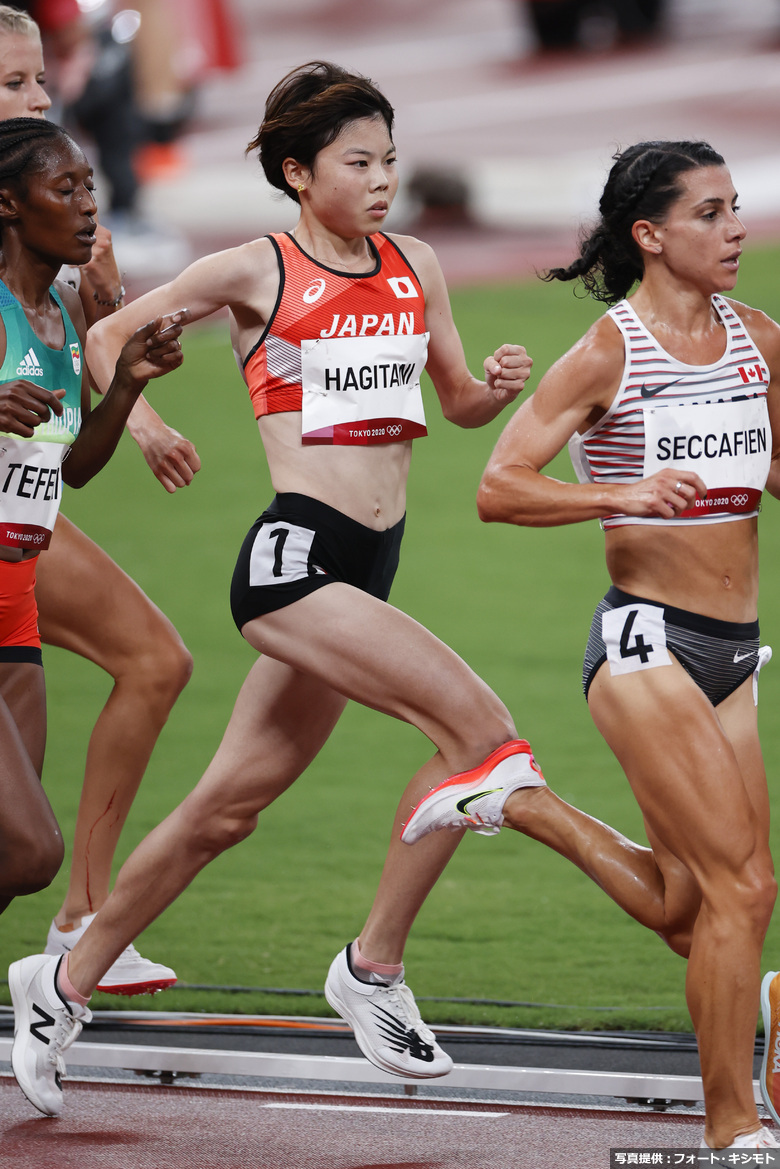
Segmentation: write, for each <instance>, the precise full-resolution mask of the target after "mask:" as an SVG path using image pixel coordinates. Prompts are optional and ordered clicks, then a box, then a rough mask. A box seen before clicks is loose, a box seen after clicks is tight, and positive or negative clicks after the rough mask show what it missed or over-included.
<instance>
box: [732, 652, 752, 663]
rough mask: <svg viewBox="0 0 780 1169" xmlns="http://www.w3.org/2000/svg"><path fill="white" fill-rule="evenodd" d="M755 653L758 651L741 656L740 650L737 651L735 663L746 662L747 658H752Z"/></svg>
mask: <svg viewBox="0 0 780 1169" xmlns="http://www.w3.org/2000/svg"><path fill="white" fill-rule="evenodd" d="M755 652H756V651H755V650H754V649H749V650H748V651H747V653H746V654H741V653H740V652H739V650H737V652H736V653H735V654H734V661H735V662H744V660H745V658H751V657H752V656H753V654H754V653H755Z"/></svg>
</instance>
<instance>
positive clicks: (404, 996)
mask: <svg viewBox="0 0 780 1169" xmlns="http://www.w3.org/2000/svg"><path fill="white" fill-rule="evenodd" d="M387 989H388V992H389V994H390V995H392V996H393V997H394V999H395V1001H396V1002H397V1004H398V1007H399V1010H400V1014H401V1015H402V1016H403V1018H404V1020H405V1022H406V1024H407V1027H408V1029H409V1030H410V1031H416V1033H417V1034H418V1035H419V1036H420V1038H421V1039H424V1040H425V1042H426V1043H430V1044H434V1043H435V1042H436V1039H435V1036H434V1034H433V1032H432V1031H431V1029H430V1027H428V1026H426V1024H425V1023H424V1022H423V1020H422V1016H421V1015H420V1008H419V1007H418V1006H417V1003H416V1001H415V997H414V995H413V994H412V992H411V990H410V989H409V987H408V986H407V985H406V983H405V982H402V983H400V984H399V985H398V986H390V987H388V988H387Z"/></svg>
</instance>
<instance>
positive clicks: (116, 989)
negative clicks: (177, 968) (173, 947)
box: [95, 978, 178, 998]
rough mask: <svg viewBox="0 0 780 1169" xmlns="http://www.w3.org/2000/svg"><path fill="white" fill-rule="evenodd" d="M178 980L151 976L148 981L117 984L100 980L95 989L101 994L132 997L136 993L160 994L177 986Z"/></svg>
mask: <svg viewBox="0 0 780 1169" xmlns="http://www.w3.org/2000/svg"><path fill="white" fill-rule="evenodd" d="M177 981H178V980H177V979H176V978H150V979H149V981H148V982H118V983H116V985H112V984H111V983H107V982H99V983H98V985H97V986H96V987H95V990H99V991H100V992H101V994H117V995H123V996H124V997H125V998H132V997H133V995H136V994H158V993H159V992H160V991H161V990H168V989H169V987H171V986H175V985H176V983H177Z"/></svg>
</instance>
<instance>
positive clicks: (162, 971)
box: [44, 913, 176, 996]
mask: <svg viewBox="0 0 780 1169" xmlns="http://www.w3.org/2000/svg"><path fill="white" fill-rule="evenodd" d="M95 917H96V914H94V913H90V914H88V915H87V916H86V917H82V919H81V925H80V926H78V927H77V928H76V929H74V930H61V929H58V928H57V926H56V925H55V924H54V922H52V923H51V926H50V927H49V934H48V937H47V938H46V948H45V950H44V953H45V954H67V953H68V951H69V950H72V949H73V947H74V946H75V945H76V942H77V941H78V940H79V938H80V937H82V935H83V934H84V931H85V929H86V928H87V926H88V925H89V924H90V922H92V921H94V920H95ZM175 982H176V974H175V972H174V971H173V970H171V968H170V967H169V966H162V965H161V964H160V963H159V962H151V961H150V960H149V959H148V958H143V957H142V956H141V955H140V954H139V953H138V951H137V950H136V948H135V946H133V945H132V944H131V945H129V946H127V947H126V949H124V950H123V951H122V953H121V954H120V955H119V957H118V958H117V960H116V962H115V963H114V965H113V966H111V967H110V968H109V969H108V970H107V971H106V973H105V974H104V975H103V977H102V978H101V980H100V982H99V983H98V985H97V989H98V990H101V991H103V993H104V994H121V995H126V996H131V995H134V994H157V992H158V991H160V990H165V989H166V988H167V987H169V986H173V984H174V983H175Z"/></svg>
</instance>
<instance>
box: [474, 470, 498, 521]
mask: <svg viewBox="0 0 780 1169" xmlns="http://www.w3.org/2000/svg"><path fill="white" fill-rule="evenodd" d="M477 515H478V516H479V518H480V519H481V520H482V522H483V524H494V523H499V522H500V521H501V520H503V519H504V509H503V508H502V506H501V500H500V496H499V494H498V493H497V492H496V490H495V489H494V487H493V485H492V483H491V482H490V480H489V479H487V478H485V479H483V480H482V482H481V483H480V485H479V488H478V490H477Z"/></svg>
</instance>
